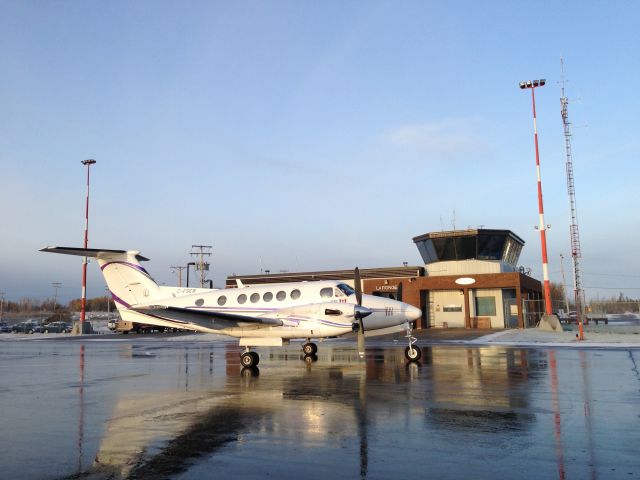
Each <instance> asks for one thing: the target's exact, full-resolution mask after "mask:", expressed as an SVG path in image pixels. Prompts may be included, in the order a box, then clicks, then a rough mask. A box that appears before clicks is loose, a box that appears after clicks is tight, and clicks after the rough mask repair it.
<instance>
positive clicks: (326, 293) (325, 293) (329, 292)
mask: <svg viewBox="0 0 640 480" xmlns="http://www.w3.org/2000/svg"><path fill="white" fill-rule="evenodd" d="M320 296H321V297H322V298H331V297H332V296H333V288H331V287H326V288H323V289H322V290H320Z"/></svg>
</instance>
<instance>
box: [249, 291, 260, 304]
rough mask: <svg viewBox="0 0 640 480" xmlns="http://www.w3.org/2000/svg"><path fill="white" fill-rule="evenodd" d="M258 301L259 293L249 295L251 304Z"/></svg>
mask: <svg viewBox="0 0 640 480" xmlns="http://www.w3.org/2000/svg"><path fill="white" fill-rule="evenodd" d="M258 300H260V294H259V293H252V294H251V303H257V302H258Z"/></svg>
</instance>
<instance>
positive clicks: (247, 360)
mask: <svg viewBox="0 0 640 480" xmlns="http://www.w3.org/2000/svg"><path fill="white" fill-rule="evenodd" d="M240 363H241V364H242V366H243V367H245V368H252V367H255V366H257V365H258V364H259V363H260V357H259V356H258V354H257V353H256V352H252V351H250V350H247V351H246V352H244V353H243V354H242V355H240Z"/></svg>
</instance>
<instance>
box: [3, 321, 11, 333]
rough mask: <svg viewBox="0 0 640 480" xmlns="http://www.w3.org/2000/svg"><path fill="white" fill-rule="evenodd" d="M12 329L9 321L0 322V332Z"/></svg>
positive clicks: (7, 331)
mask: <svg viewBox="0 0 640 480" xmlns="http://www.w3.org/2000/svg"><path fill="white" fill-rule="evenodd" d="M10 331H11V327H10V326H9V325H8V324H7V322H0V333H9V332H10Z"/></svg>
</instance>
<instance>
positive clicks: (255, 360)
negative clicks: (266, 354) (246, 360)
mask: <svg viewBox="0 0 640 480" xmlns="http://www.w3.org/2000/svg"><path fill="white" fill-rule="evenodd" d="M250 353H251V355H253V366H254V367H256V366H258V364H259V363H260V355H258V354H257V353H256V352H250Z"/></svg>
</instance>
